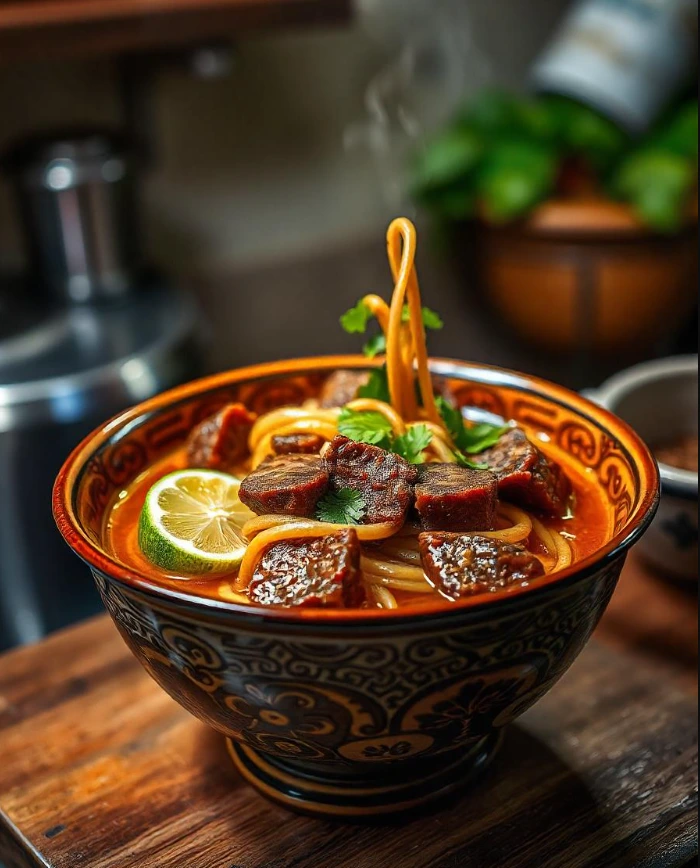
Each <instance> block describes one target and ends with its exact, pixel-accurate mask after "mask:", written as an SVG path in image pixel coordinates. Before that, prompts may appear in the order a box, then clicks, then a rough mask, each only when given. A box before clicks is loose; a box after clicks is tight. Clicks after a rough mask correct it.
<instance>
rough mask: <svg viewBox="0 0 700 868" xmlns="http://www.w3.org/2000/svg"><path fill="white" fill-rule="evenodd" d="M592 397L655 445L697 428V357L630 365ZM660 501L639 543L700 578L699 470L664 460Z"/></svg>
mask: <svg viewBox="0 0 700 868" xmlns="http://www.w3.org/2000/svg"><path fill="white" fill-rule="evenodd" d="M592 397H593V398H594V399H595V400H597V401H599V402H600V403H601V404H602V405H603V406H604V407H607V409H609V410H611V411H612V412H613V413H616V414H617V415H618V416H621V417H622V418H623V419H624V420H626V421H627V422H628V423H629V424H630V425H632V426H633V427H634V428H635V430H636V431H638V432H639V434H640V435H641V437H643V438H644V440H645V441H646V442H647V443H648V444H650V445H652V446H653V445H655V444H658V443H660V442H663V441H668V440H673V438H674V437H675V436H679V435H686V434H697V431H698V357H697V356H674V357H672V358H667V359H660V360H656V361H651V362H645V363H644V364H641V365H636V366H635V367H633V368H629V369H627V370H626V371H623V372H622V373H620V374H617V375H616V376H614V377H612V379H610V380H608V381H607V382H606V383H604V384H603V385H602V386H601V388H600V389H599V390H597V391H596V392H595V393H593V395H592ZM659 470H660V474H661V489H662V496H661V503H660V506H659V512H658V515H657V517H656V520H655V521H654V523H653V525H652V526H651V529H650V531H649V533H648V535H647V536H646V537H645V538H644V540H643V542H642V543H641V545H640V546H639V551H640V553H641V554H642V555H643V556H644V558H645V559H646V560H647V561H649V562H650V563H651V564H653V565H654V566H655V567H656V568H658V569H659V570H661V571H662V572H664V573H666V574H668V575H671V576H674V577H676V578H679V579H684V580H691V581H697V578H698V474H697V473H694V472H691V471H689V470H680V469H678V468H677V467H671V466H670V465H668V464H660V465H659Z"/></svg>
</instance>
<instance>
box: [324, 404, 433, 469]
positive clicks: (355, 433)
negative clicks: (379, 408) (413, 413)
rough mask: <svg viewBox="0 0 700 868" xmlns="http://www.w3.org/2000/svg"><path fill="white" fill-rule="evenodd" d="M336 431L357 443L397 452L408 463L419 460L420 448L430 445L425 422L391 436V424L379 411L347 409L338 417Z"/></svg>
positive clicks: (422, 457)
mask: <svg viewBox="0 0 700 868" xmlns="http://www.w3.org/2000/svg"><path fill="white" fill-rule="evenodd" d="M338 431H339V432H340V433H341V434H343V435H344V436H345V437H349V438H350V439H351V440H355V441H357V442H358V443H371V444H372V445H373V446H379V448H380V449H386V451H387V452H394V453H395V454H396V455H400V456H401V458H403V459H404V460H405V461H408V463H409V464H422V463H423V461H424V460H425V455H424V450H425V449H427V448H428V446H430V443H431V441H432V439H433V435H432V432H431V431H430V430H429V429H428V427H427V426H426V425H414V426H413V427H411V428H409V429H408V430H407V431H406V433H405V434H400V435H399V436H398V437H394V434H393V430H392V427H391V424H390V423H389V421H388V419H387V418H386V417H385V416H383V415H382V414H381V413H375V412H373V411H369V412H364V411H358V410H349V409H348V408H347V407H345V408H344V409H343V410H342V411H341V414H340V416H339V417H338Z"/></svg>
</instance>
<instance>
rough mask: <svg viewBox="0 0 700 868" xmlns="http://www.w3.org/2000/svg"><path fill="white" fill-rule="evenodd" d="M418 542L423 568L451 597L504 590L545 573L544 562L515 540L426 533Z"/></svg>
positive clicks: (445, 594) (442, 592)
mask: <svg viewBox="0 0 700 868" xmlns="http://www.w3.org/2000/svg"><path fill="white" fill-rule="evenodd" d="M418 542H419V544H420V554H421V561H422V562H423V569H424V570H425V572H426V573H427V575H428V577H429V579H430V581H431V582H432V583H433V584H434V585H435V587H436V588H437V590H438V591H440V593H441V594H444V596H446V597H448V598H449V599H451V600H456V599H458V598H459V597H464V596H468V595H469V594H483V593H488V592H493V591H500V590H502V589H503V588H507V587H508V586H509V585H516V584H523V583H524V582H529V581H531V580H532V579H536V578H538V577H539V576H542V575H544V567H543V566H542V564H541V563H540V561H539V560H538V559H537V558H536V557H535V556H534V555H533V554H530V552H529V551H528V550H527V549H526V548H525V546H522V545H517V544H515V543H503V542H499V541H498V540H494V539H489V538H487V537H484V536H477V535H476V534H459V533H422V534H420V536H419V537H418Z"/></svg>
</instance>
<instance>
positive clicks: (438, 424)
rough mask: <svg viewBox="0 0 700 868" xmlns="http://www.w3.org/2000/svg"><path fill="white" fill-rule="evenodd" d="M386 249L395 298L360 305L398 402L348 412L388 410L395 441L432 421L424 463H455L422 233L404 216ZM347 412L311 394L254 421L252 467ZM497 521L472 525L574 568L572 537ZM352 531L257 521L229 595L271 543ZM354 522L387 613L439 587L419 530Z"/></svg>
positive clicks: (532, 523) (305, 522) (372, 591)
mask: <svg viewBox="0 0 700 868" xmlns="http://www.w3.org/2000/svg"><path fill="white" fill-rule="evenodd" d="M387 251H388V256H389V262H390V265H391V271H392V274H393V277H394V283H395V287H394V292H393V296H392V299H391V304H390V305H389V304H387V303H386V301H384V299H382V298H381V297H380V296H378V295H373V294H369V295H366V296H365V297H364V298H363V299H362V302H363V304H364V305H365V307H366V308H367V309H368V310H369V311H370V312H371V314H372V315H373V316H374V317H375V318H376V320H377V322H378V323H379V326H380V328H381V329H382V331H383V333H384V337H385V340H386V374H387V381H388V388H389V396H390V402H389V403H386V402H384V401H381V400H377V399H374V398H358V399H356V400H354V401H351V402H350V403H349V404H347V405H346V408H347V410H349V411H354V412H360V413H361V412H371V413H379V414H381V415H382V416H383V417H384V418H385V419H386V420H387V422H388V423H389V425H390V426H391V431H392V435H393V436H394V437H400V436H402V435H405V434H406V433H407V432H408V431H410V430H411V429H412V428H415V427H416V426H418V425H421V426H425V427H426V428H427V429H428V431H429V432H430V434H431V435H432V436H431V440H430V443H429V444H428V446H427V447H426V449H425V459H424V460H426V461H429V462H430V461H438V462H442V463H455V462H456V461H457V457H456V455H455V449H456V447H455V443H454V441H453V438H452V435H451V434H450V432H449V430H448V429H447V426H446V424H445V423H444V421H443V420H442V418H441V416H440V413H439V411H438V408H437V405H436V402H435V395H434V392H433V383H432V377H431V374H430V370H429V367H428V353H427V348H426V339H425V327H424V324H423V309H422V307H421V298H420V289H419V286H418V276H417V273H416V268H415V256H416V231H415V228H414V226H413V224H412V223H411V222H410V221H409V220H406V219H398V220H395V221H394V222H393V223H392V224H391V226H390V227H389V231H388V233H387ZM406 310H408V315H406V313H405V311H406ZM416 381H417V387H418V388H417V389H416ZM419 399H420V400H419ZM340 413H341V410H340V408H335V409H321V408H320V407H319V405H318V401H315V400H313V399H312V400H308V401H306V402H305V403H304V405H303V406H302V407H285V408H282V409H279V410H274V411H272V412H270V413H267V414H265V415H264V416H262V417H261V418H260V419H258V420H257V421H256V422H255V424H254V425H253V428H252V430H251V433H250V439H249V446H250V451H251V454H252V466H253V468H255V467H257V466H258V465H259V464H260V463H261V462H262V461H264V460H265V459H266V458H267V457H268V456H269V455H270V454H272V453H273V449H272V440H273V438H274V437H275V436H277V435H280V436H284V435H289V434H298V433H306V432H311V433H314V434H318V435H319V436H321V437H322V438H324V439H325V440H327V441H330V440H333V438H334V437H335V436H336V434H337V433H338V418H339V415H340ZM497 517H498V525H499V526H498V527H497V529H496V530H491V531H474V532H473V534H474V535H478V536H481V537H487V538H489V539H495V540H498V541H499V542H503V543H520V544H523V545H527V544H528V543H529V541H533V542H536V541H539V542H540V543H541V545H542V547H543V548H544V550H545V551H546V555H543V556H542V558H541V560H545V561H547V565H546V566H545V570H546V571H547V572H551V571H552V570H557V569H564V568H565V567H567V566H569V565H570V564H571V561H572V551H571V546H570V545H569V543H568V542H567V541H566V539H564V537H563V536H562V535H561V534H559V533H558V532H556V531H553V530H551V529H549V528H547V527H546V526H545V525H544V524H543V523H542V522H541V521H540V520H539V519H537V518H535V517H534V516H532V515H530V514H529V513H527V512H526V511H525V510H522V509H519V508H517V507H515V506H512V505H510V504H505V503H499V505H498V512H497ZM346 527H348V526H347V525H338V524H330V523H327V522H320V521H315V520H313V519H304V518H294V517H290V516H287V515H264V516H259V517H257V518H254V519H251V520H250V521H248V522H247V523H246V524H245V525H244V527H243V534H244V536H245V537H247V538H248V539H249V540H250V543H249V545H248V547H247V549H246V552H245V555H244V558H243V561H242V563H241V567H240V571H239V574H238V578H237V580H236V581H235V583H234V585H233V587H231V586H230V585H229V584H228V583H226V590H225V591H224V590H222V592H221V593H222V595H224V596H225V597H226V599H233V600H235V601H236V602H238V601H239V600H242V599H247V598H246V597H245V591H246V589H247V588H248V585H249V584H250V581H251V579H252V578H253V576H254V574H255V570H256V568H257V566H258V563H259V560H260V558H261V557H262V556H263V555H264V553H265V551H266V549H267V548H269V547H270V546H271V545H274V544H275V543H279V542H286V541H289V540H304V539H315V538H319V537H323V536H327V535H329V534H332V533H334V532H337V531H338V530H343V529H345V528H346ZM352 527H353V529H354V530H355V531H356V533H357V536H358V537H359V539H360V542H361V543H363V546H362V555H361V571H362V578H363V581H364V584H365V586H366V589H367V593H368V599H369V601H370V604H371V605H374V606H377V607H379V608H381V609H395V608H397V606H398V603H397V601H396V598H395V597H394V595H393V594H392V593H391V591H392V590H393V591H398V592H403V593H409V594H436V593H438V592H437V591H436V590H435V588H434V587H433V586H432V584H431V583H430V582H429V580H428V577H427V576H426V574H425V571H424V569H423V566H422V562H421V554H420V550H419V545H418V533H419V532H420V531H419V529H418V528H417V527H414V526H412V525H410V524H406V525H402V526H397V525H395V524H390V523H382V524H365V525H352ZM467 533H469V532H467ZM367 543H372V545H370V546H368V545H366V544H367ZM223 588H224V585H222V589H223Z"/></svg>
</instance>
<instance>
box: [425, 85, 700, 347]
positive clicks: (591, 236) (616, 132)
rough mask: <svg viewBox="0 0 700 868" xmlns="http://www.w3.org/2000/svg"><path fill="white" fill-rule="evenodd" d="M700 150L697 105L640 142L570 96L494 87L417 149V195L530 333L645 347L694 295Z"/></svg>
mask: <svg viewBox="0 0 700 868" xmlns="http://www.w3.org/2000/svg"><path fill="white" fill-rule="evenodd" d="M697 155H698V106H697V101H692V102H686V103H683V104H682V105H680V106H678V107H676V108H675V109H674V110H673V111H672V112H670V113H669V114H668V115H667V116H666V117H665V118H664V119H663V120H662V121H661V122H660V123H659V124H658V125H657V126H656V127H655V128H654V129H653V130H651V131H650V132H649V133H647V135H646V136H645V137H644V138H643V139H637V140H633V139H632V138H631V137H630V136H629V135H628V134H626V133H625V132H623V131H622V130H621V129H619V128H618V127H617V126H616V125H615V124H613V123H612V122H611V121H609V120H607V119H606V118H605V117H603V116H602V115H600V114H598V113H596V112H595V111H593V110H592V109H588V108H586V107H584V106H583V105H581V104H579V103H576V102H574V101H572V100H567V99H565V98H563V97H557V96H547V95H543V96H539V97H535V98H515V97H511V96H508V95H504V94H498V93H485V94H482V95H481V97H479V98H478V99H477V100H476V101H475V102H474V103H472V104H471V105H470V106H468V107H467V108H466V109H465V110H463V111H462V112H460V113H459V114H458V115H457V116H456V117H455V118H454V120H453V121H452V123H451V124H450V125H449V126H448V127H447V128H446V129H445V130H443V131H442V132H441V133H440V134H439V135H438V136H437V137H436V138H434V139H433V140H432V141H431V142H429V143H428V144H427V145H426V146H425V148H424V149H423V150H422V151H421V152H420V153H419V154H418V155H417V157H416V160H415V164H414V165H413V168H412V175H411V191H412V194H413V196H414V197H415V199H416V200H417V201H418V202H419V203H420V204H421V205H422V206H423V207H424V208H425V209H426V210H427V211H428V212H429V213H430V214H431V215H432V216H433V217H434V218H435V219H436V220H437V221H439V222H440V223H441V224H442V225H445V226H447V227H448V228H449V229H450V230H451V234H452V236H453V237H456V238H461V239H462V240H469V241H473V242H474V243H473V244H472V245H470V246H471V247H472V248H473V250H474V251H475V256H476V264H477V268H478V272H479V277H480V282H481V285H482V286H483V288H484V291H485V292H486V294H487V296H488V298H489V300H490V302H491V304H492V305H493V306H494V307H495V309H496V310H497V312H498V313H499V315H500V317H501V318H502V319H503V320H504V321H505V322H507V323H508V324H510V325H511V326H512V327H514V328H515V329H516V330H517V331H518V332H519V333H520V334H521V335H522V336H523V337H525V338H527V339H529V340H531V341H534V342H537V344H538V345H539V346H542V347H546V348H549V349H551V350H555V351H564V350H571V349H572V348H574V347H577V346H578V347H580V346H581V345H582V343H583V342H584V341H585V344H586V346H587V347H588V348H594V349H596V350H597V351H615V352H618V351H624V350H629V349H630V348H635V349H642V348H643V346H644V345H645V344H646V345H648V344H650V343H652V342H653V341H654V340H655V339H657V338H659V337H660V336H661V335H662V334H663V332H664V330H668V329H670V328H671V327H672V326H673V325H674V324H675V322H676V321H677V320H678V318H679V317H682V316H683V314H684V313H685V312H687V309H688V305H689V304H690V303H691V300H692V299H693V298H694V297H695V292H696V274H697V243H696V223H697ZM465 228H466V229H468V231H469V236H465V235H464V229H465Z"/></svg>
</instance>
